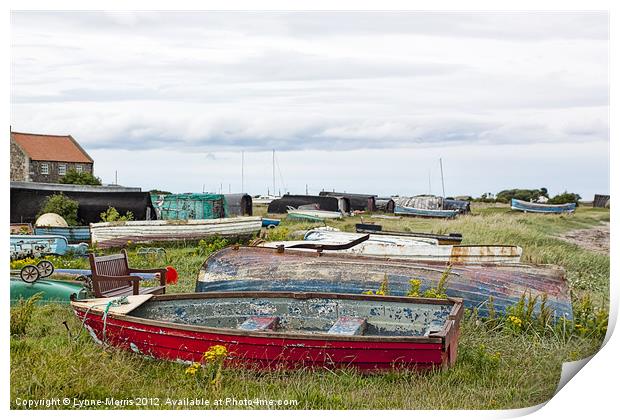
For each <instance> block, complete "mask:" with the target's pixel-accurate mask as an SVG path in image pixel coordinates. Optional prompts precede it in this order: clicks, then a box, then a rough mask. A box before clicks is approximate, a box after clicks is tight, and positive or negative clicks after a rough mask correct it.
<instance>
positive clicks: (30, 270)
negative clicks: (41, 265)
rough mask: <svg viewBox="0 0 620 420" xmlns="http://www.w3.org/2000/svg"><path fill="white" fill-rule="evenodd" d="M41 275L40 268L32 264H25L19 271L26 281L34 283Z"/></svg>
mask: <svg viewBox="0 0 620 420" xmlns="http://www.w3.org/2000/svg"><path fill="white" fill-rule="evenodd" d="M40 276H41V273H39V269H38V268H37V267H36V266H34V265H31V264H28V265H25V266H24V267H23V268H22V269H21V271H20V272H19V277H21V279H22V280H23V281H25V282H26V283H34V282H35V281H37V280H39V277H40Z"/></svg>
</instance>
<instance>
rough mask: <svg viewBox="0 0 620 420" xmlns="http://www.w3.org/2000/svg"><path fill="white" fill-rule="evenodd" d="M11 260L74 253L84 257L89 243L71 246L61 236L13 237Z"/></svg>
mask: <svg viewBox="0 0 620 420" xmlns="http://www.w3.org/2000/svg"><path fill="white" fill-rule="evenodd" d="M10 239H11V258H12V259H20V258H26V257H40V256H42V255H49V254H54V255H65V254H67V253H74V254H77V255H84V254H85V253H86V252H87V251H88V244H87V243H80V244H76V245H70V244H69V242H68V241H67V238H65V237H64V236H60V235H11V238H10Z"/></svg>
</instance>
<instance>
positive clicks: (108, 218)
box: [99, 207, 133, 222]
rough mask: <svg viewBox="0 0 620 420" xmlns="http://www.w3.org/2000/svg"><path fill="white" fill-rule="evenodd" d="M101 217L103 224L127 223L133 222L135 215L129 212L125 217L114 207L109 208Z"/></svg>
mask: <svg viewBox="0 0 620 420" xmlns="http://www.w3.org/2000/svg"><path fill="white" fill-rule="evenodd" d="M99 217H100V218H101V221H102V222H126V221H128V220H133V213H132V212H130V211H128V212H127V213H125V215H124V216H121V214H120V213H119V212H118V210H116V209H115V208H114V207H108V209H107V210H106V211H104V212H103V213H101V214H100V215H99Z"/></svg>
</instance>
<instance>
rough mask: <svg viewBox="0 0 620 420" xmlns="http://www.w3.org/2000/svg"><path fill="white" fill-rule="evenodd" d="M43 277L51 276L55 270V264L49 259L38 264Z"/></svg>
mask: <svg viewBox="0 0 620 420" xmlns="http://www.w3.org/2000/svg"><path fill="white" fill-rule="evenodd" d="M37 268H38V269H39V273H40V274H41V278H45V277H49V276H51V275H52V273H53V272H54V264H52V262H51V261H48V260H41V261H39V263H38V264H37Z"/></svg>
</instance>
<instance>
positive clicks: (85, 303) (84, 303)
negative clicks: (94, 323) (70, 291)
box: [71, 294, 153, 315]
mask: <svg viewBox="0 0 620 420" xmlns="http://www.w3.org/2000/svg"><path fill="white" fill-rule="evenodd" d="M152 297H153V295H151V294H147V295H130V296H127V300H128V301H129V303H125V304H122V305H120V306H114V305H113V306H110V309H109V310H108V313H111V314H116V315H125V314H127V313H129V312H131V311H133V310H134V309H136V308H137V307H139V306H140V305H142V304H143V303H144V302H146V301H148V300H149V299H151V298H152ZM115 299H118V298H117V297H109V298H98V299H88V300H80V301H74V302H71V304H72V305H73V306H74V307H76V308H79V309H83V310H88V309H90V310H91V311H101V312H103V311H104V310H105V308H106V306H107V304H108V303H109V302H110V301H112V300H115Z"/></svg>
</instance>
